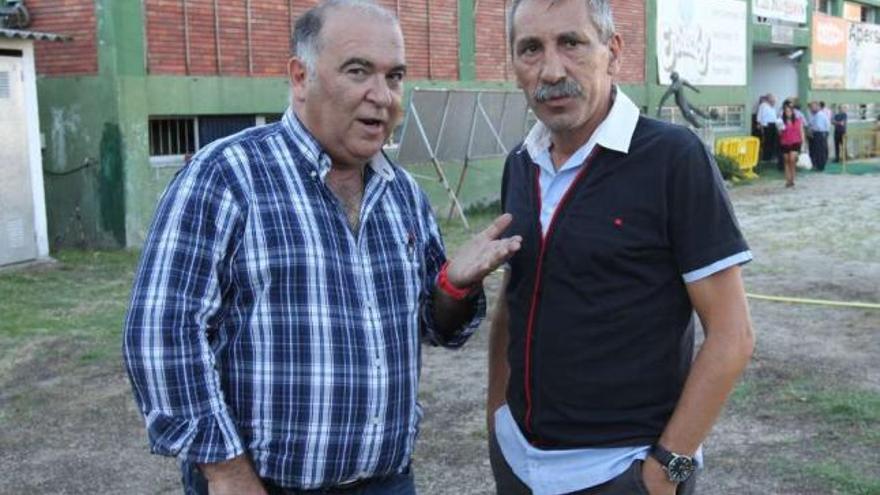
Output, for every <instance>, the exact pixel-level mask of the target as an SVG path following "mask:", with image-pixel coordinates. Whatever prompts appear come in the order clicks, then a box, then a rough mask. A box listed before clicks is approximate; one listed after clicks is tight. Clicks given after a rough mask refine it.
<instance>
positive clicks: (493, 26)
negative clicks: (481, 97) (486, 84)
mask: <svg viewBox="0 0 880 495" xmlns="http://www.w3.org/2000/svg"><path fill="white" fill-rule="evenodd" d="M508 5H510V2H509V1H508V0H481V1H480V3H478V4H476V6H475V7H476V11H475V12H474V16H475V17H476V26H475V33H474V34H475V37H476V51H477V53H476V54H475V57H474V63H475V64H476V66H477V67H476V69H477V79H478V80H480V81H506V80H513V72H511V70H512V69H511V67H510V55H509V52H508V50H507V34H506V33H507V31H506V28H505V26H506V24H507V21H506V17H507V7H508Z"/></svg>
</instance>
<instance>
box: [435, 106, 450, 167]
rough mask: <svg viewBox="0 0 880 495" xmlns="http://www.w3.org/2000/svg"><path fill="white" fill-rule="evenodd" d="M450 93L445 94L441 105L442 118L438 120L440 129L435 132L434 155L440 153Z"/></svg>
mask: <svg viewBox="0 0 880 495" xmlns="http://www.w3.org/2000/svg"><path fill="white" fill-rule="evenodd" d="M450 96H451V94H450V93H446V101H445V102H444V103H443V117H441V119H440V129H439V130H438V131H437V141H436V142H435V143H434V154H435V155H436V154H437V153H438V152H439V151H440V142H441V141H443V131H445V130H446V117H448V116H449V100H450Z"/></svg>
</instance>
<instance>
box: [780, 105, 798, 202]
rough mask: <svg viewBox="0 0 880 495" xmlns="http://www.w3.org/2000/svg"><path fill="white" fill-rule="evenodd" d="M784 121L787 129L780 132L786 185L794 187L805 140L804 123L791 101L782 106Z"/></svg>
mask: <svg viewBox="0 0 880 495" xmlns="http://www.w3.org/2000/svg"><path fill="white" fill-rule="evenodd" d="M782 123H783V124H784V125H785V129H783V131H782V132H781V133H780V134H779V144H780V148H781V149H780V151H781V152H782V157H783V163H784V166H785V187H794V177H795V173H796V172H797V161H798V154H799V153H800V150H801V145H802V144H803V142H804V125H803V122H802V121H801V119H799V118H797V116H796V115H795V113H794V108H793V107H792V106H791V104H789V103H786V104H785V105H783V106H782Z"/></svg>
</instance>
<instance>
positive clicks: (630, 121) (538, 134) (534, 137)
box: [523, 86, 639, 170]
mask: <svg viewBox="0 0 880 495" xmlns="http://www.w3.org/2000/svg"><path fill="white" fill-rule="evenodd" d="M613 98H614V103H613V104H612V105H611V110H610V111H609V112H608V115H607V116H606V117H605V120H603V121H602V123H601V124H599V127H597V128H596V131H595V132H593V135H592V136H590V139H588V140H587V142H586V143H585V144H584V145H583V146H582V147H581V148H580V149H578V150H577V151H576V152H575V153H574V154H573V155H572V159H574V161H577V164H578V165H579V164H580V163H582V162H583V161H584V160H585V159H586V155H588V154H589V152H590V151H592V150H593V148H594V147H595V146H596V145H599V146H602V147H603V148H608V149H610V150H614V151H619V152H621V153H629V146H630V143H631V142H632V137H633V133H634V132H635V130H636V124H638V122H639V108H638V107H637V106H636V105H635V103H633V102H632V100H630V99H629V97H628V96H626V94H624V92H623V91H621V90H620V88H618V87H617V86H615V87H614V95H613ZM550 144H551V141H550V129H548V128H547V126H545V125H544V124H543V123H541V121H538V122H537V123H535V125H534V126H533V127H532V129H531V130H530V131H529V133H528V135H526V138H525V141H524V142H523V149H525V150H526V151H527V152H528V153H529V156H530V157H531V158H532V160H533V161H535V162H536V163H537V162H539V161H545V160H542V157H544V158H546V159H547V160H549V158H550ZM580 155H584V156H583V157H581V156H580ZM577 158H580V159H579V160H577ZM572 159H569V162H572V161H573V160H572ZM539 165H540V164H539ZM568 165H569V164H568V163H566V164H565V165H564V166H563V167H560V170H561V169H562V168H569V166H568ZM551 168H552V165H551Z"/></svg>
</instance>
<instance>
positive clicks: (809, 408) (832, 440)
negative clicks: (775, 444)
mask: <svg viewBox="0 0 880 495" xmlns="http://www.w3.org/2000/svg"><path fill="white" fill-rule="evenodd" d="M730 403H731V408H732V409H733V411H735V412H736V413H737V414H742V413H746V414H752V415H754V416H755V418H756V419H757V420H759V421H766V422H767V423H769V425H771V426H772V425H776V424H778V425H793V424H796V425H798V427H799V428H802V429H804V430H806V431H809V432H810V433H809V435H807V436H806V437H803V438H800V439H792V440H793V441H794V442H795V444H793V445H792V446H791V447H790V448H785V449H783V450H781V451H780V455H779V456H774V457H773V458H771V459H769V460H768V462H769V464H770V467H771V469H772V471H774V472H776V473H777V474H778V475H779V476H780V477H781V479H784V480H786V481H787V482H789V483H791V484H793V485H794V486H797V487H799V488H801V489H803V488H804V487H805V486H807V485H809V486H816V487H818V488H819V489H822V490H826V491H823V492H822V493H836V494H847V495H866V494H873V495H880V478H878V476H877V465H876V464H877V457H876V455H877V454H876V452H878V451H880V393H877V392H874V391H869V390H863V389H858V388H853V387H852V386H851V385H848V384H843V383H838V382H836V381H834V380H833V379H831V378H828V377H825V376H820V375H815V374H812V375H810V374H807V375H805V374H804V373H801V372H795V371H793V370H787V371H786V370H782V369H779V370H773V369H767V368H763V369H758V370H752V371H751V372H750V373H748V374H747V376H746V377H745V379H744V380H743V381H742V382H740V384H739V385H737V387H736V388H735V389H734V391H733V394H731V398H730ZM866 453H869V454H867V455H866ZM805 483H806V484H805Z"/></svg>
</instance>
